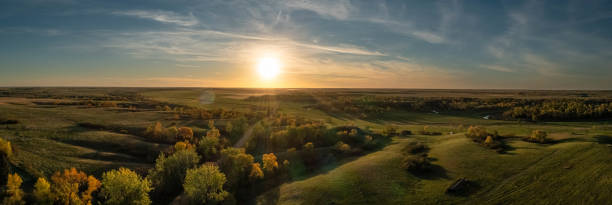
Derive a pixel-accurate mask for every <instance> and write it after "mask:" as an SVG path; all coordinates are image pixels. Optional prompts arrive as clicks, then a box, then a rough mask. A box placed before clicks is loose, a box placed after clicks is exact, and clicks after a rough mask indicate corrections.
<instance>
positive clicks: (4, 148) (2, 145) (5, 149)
mask: <svg viewBox="0 0 612 205" xmlns="http://www.w3.org/2000/svg"><path fill="white" fill-rule="evenodd" d="M0 153H4V154H5V155H6V156H7V157H11V155H13V148H12V147H11V142H9V141H8V140H5V139H2V138H0Z"/></svg>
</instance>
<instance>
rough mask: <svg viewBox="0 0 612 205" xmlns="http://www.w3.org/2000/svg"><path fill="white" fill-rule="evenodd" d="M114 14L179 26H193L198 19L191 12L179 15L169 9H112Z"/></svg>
mask: <svg viewBox="0 0 612 205" xmlns="http://www.w3.org/2000/svg"><path fill="white" fill-rule="evenodd" d="M112 14H114V15H122V16H133V17H137V18H142V19H150V20H154V21H157V22H162V23H169V24H176V25H179V26H194V25H196V24H198V19H197V18H195V17H194V16H193V14H191V13H190V14H189V15H179V14H177V13H174V12H171V11H162V10H154V11H149V10H128V11H114V12H112Z"/></svg>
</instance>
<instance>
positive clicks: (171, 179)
mask: <svg viewBox="0 0 612 205" xmlns="http://www.w3.org/2000/svg"><path fill="white" fill-rule="evenodd" d="M198 162H200V156H198V154H197V153H196V152H195V151H194V150H193V149H185V150H180V151H178V152H175V153H174V154H172V155H170V156H168V157H166V156H165V155H164V154H163V153H162V154H160V155H159V157H158V158H157V160H155V168H153V169H152V170H151V171H150V172H149V175H148V176H147V178H148V179H149V180H151V183H152V184H153V187H155V191H156V192H159V193H160V194H165V195H171V194H176V193H178V192H180V191H181V185H182V184H183V180H184V179H185V174H186V172H187V169H191V168H193V167H195V166H196V165H197V164H198Z"/></svg>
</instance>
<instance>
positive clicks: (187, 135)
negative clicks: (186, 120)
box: [178, 127, 193, 141]
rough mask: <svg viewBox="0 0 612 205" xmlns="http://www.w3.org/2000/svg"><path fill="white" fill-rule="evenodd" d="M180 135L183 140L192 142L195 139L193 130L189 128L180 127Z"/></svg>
mask: <svg viewBox="0 0 612 205" xmlns="http://www.w3.org/2000/svg"><path fill="white" fill-rule="evenodd" d="M178 135H179V137H181V140H185V141H191V139H193V130H192V129H191V128H189V127H180V128H178Z"/></svg>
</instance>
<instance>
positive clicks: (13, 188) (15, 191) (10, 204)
mask: <svg viewBox="0 0 612 205" xmlns="http://www.w3.org/2000/svg"><path fill="white" fill-rule="evenodd" d="M22 182H23V180H22V179H21V177H20V176H19V175H18V174H16V173H15V174H9V175H8V181H7V183H6V190H5V192H6V197H5V198H4V200H3V201H2V204H6V205H17V204H25V201H23V195H24V193H23V190H21V183H22Z"/></svg>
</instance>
